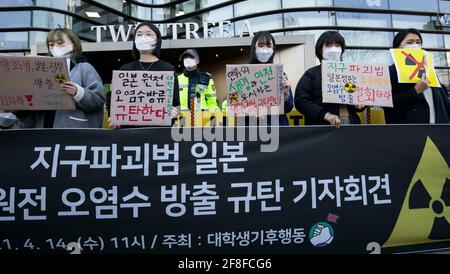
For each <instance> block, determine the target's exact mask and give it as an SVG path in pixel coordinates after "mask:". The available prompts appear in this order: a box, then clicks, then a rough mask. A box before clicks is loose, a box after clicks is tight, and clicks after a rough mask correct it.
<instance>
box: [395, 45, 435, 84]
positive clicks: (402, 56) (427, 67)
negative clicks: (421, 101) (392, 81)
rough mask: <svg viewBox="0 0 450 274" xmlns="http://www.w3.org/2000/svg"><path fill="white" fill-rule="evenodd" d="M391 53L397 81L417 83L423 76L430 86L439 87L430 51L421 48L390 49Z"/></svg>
mask: <svg viewBox="0 0 450 274" xmlns="http://www.w3.org/2000/svg"><path fill="white" fill-rule="evenodd" d="M391 55H392V59H393V60H394V64H395V68H396V69H397V76H398V81H399V83H418V82H420V80H421V79H422V77H423V76H425V77H427V78H428V80H429V81H430V85H429V86H430V87H441V84H440V83H439V80H438V78H437V75H436V72H435V70H434V64H433V55H432V54H431V53H429V52H427V51H425V50H422V49H391Z"/></svg>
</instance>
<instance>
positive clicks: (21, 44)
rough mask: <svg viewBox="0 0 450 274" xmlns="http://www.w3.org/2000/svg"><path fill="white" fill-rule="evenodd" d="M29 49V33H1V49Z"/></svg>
mask: <svg viewBox="0 0 450 274" xmlns="http://www.w3.org/2000/svg"><path fill="white" fill-rule="evenodd" d="M25 48H28V32H0V49H25Z"/></svg>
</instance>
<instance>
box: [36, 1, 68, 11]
mask: <svg viewBox="0 0 450 274" xmlns="http://www.w3.org/2000/svg"><path fill="white" fill-rule="evenodd" d="M36 6H43V7H50V8H56V9H62V10H67V9H68V6H67V1H59V0H36Z"/></svg>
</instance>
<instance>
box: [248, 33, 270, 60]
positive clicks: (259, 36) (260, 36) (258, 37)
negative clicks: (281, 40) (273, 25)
mask: <svg viewBox="0 0 450 274" xmlns="http://www.w3.org/2000/svg"><path fill="white" fill-rule="evenodd" d="M258 41H263V42H264V43H267V42H269V41H271V42H272V45H273V54H272V56H271V57H270V59H269V60H268V61H267V63H273V57H274V56H275V52H276V50H277V48H276V44H275V39H274V38H273V36H272V34H271V33H270V32H268V31H260V32H257V33H255V36H254V37H253V40H252V44H251V46H250V57H249V60H248V62H249V64H260V63H261V62H260V61H259V60H258V58H256V53H255V51H256V44H257V43H258Z"/></svg>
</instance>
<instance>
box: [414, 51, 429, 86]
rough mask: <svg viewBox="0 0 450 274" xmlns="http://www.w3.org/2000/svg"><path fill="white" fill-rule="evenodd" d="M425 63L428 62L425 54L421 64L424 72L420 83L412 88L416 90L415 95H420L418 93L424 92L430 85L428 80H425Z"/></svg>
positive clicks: (426, 67) (426, 68)
mask: <svg viewBox="0 0 450 274" xmlns="http://www.w3.org/2000/svg"><path fill="white" fill-rule="evenodd" d="M427 61H428V55H426V54H425V55H424V60H423V64H424V66H425V71H424V72H423V74H422V79H421V80H420V82H418V83H417V84H416V85H415V86H414V89H415V90H416V92H417V94H420V93H422V92H424V91H425V90H427V89H428V88H429V85H430V80H428V78H427V70H428V66H427Z"/></svg>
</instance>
